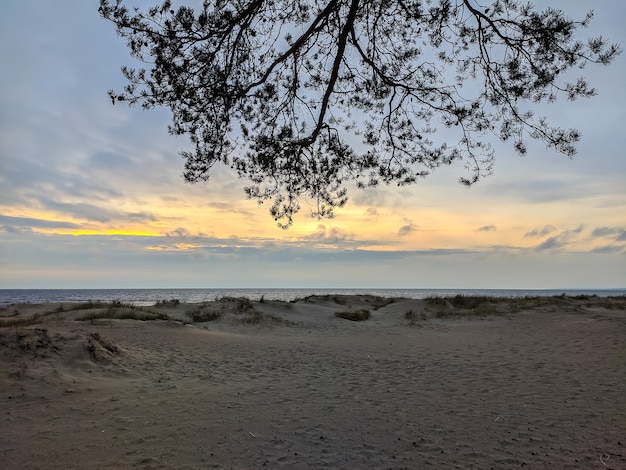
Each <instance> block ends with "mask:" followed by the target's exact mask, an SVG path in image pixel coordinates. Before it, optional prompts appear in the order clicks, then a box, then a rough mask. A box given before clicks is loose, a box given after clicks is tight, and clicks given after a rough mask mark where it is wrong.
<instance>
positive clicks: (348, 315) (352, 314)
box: [335, 309, 370, 321]
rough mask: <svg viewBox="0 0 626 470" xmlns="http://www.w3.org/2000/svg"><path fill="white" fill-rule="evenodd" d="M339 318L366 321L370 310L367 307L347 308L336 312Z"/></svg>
mask: <svg viewBox="0 0 626 470" xmlns="http://www.w3.org/2000/svg"><path fill="white" fill-rule="evenodd" d="M335 316H336V317H337V318H343V319H344V320H350V321H364V320H367V319H369V317H370V311H369V310H366V309H361V310H346V311H341V312H335Z"/></svg>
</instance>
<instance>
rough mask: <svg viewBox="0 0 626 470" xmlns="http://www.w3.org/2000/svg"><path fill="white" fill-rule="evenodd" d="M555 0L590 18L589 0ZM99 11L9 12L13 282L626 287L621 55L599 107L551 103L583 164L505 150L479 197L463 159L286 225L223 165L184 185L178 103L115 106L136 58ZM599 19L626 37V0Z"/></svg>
mask: <svg viewBox="0 0 626 470" xmlns="http://www.w3.org/2000/svg"><path fill="white" fill-rule="evenodd" d="M127 3H129V4H142V3H143V4H145V1H143V2H141V1H139V0H137V1H133V0H128V2H127ZM155 3H156V1H155ZM542 3H544V2H542ZM545 3H550V4H551V5H553V6H557V7H559V6H562V7H563V8H564V9H565V10H566V11H567V12H568V13H570V14H571V15H572V16H574V17H582V15H583V13H584V11H585V8H586V6H587V5H590V3H591V2H582V1H580V2H572V1H568V0H558V1H553V2H545ZM97 8H98V2H97V0H89V1H88V0H58V1H55V2H50V1H44V0H4V1H2V2H1V3H0V57H1V59H2V66H1V67H0V288H63V287H68V288H80V287H96V288H97V287H102V288H105V287H110V288H116V287H389V288H396V287H397V288H400V287H404V288H611V287H619V288H623V287H626V157H625V155H626V150H625V149H626V91H625V90H626V87H624V85H623V84H624V77H625V76H626V55H624V54H623V55H621V56H620V57H618V59H617V60H616V61H615V63H614V64H612V65H611V66H609V67H600V66H597V67H588V68H587V69H586V70H585V71H584V74H585V76H586V77H588V78H589V79H590V81H591V83H592V85H593V86H595V87H596V88H597V89H598V91H599V95H598V96H596V97H595V98H593V99H591V100H583V101H579V102H574V103H571V102H567V101H565V100H561V101H559V102H557V103H556V104H555V105H553V106H551V107H548V108H545V113H544V114H545V115H547V116H548V117H549V118H550V119H551V121H552V122H553V123H554V124H558V125H561V126H562V127H566V128H567V127H575V128H578V129H580V130H581V131H582V134H583V140H582V142H581V143H580V145H579V147H578V149H579V151H578V154H577V155H576V157H575V158H574V159H573V160H569V159H568V158H567V157H564V156H562V155H560V154H556V153H554V152H553V151H551V150H548V149H545V148H544V146H543V145H541V144H538V143H532V144H531V145H530V146H529V154H528V156H526V157H524V158H519V157H516V156H515V155H514V154H513V151H512V149H511V148H510V147H509V146H507V145H496V149H497V159H496V165H495V173H494V175H493V176H491V177H489V178H487V179H485V180H483V181H482V182H480V183H479V184H477V185H475V186H474V187H472V188H470V189H467V188H464V187H462V186H461V185H459V184H458V183H457V179H458V177H459V176H463V175H464V174H465V173H464V169H463V166H462V164H461V165H458V166H452V167H450V168H445V169H442V170H440V171H438V172H436V173H434V174H433V175H431V176H430V177H429V178H427V179H425V180H424V181H421V182H419V183H418V184H417V185H415V186H413V187H411V188H400V189H399V188H396V187H382V188H378V189H376V190H366V191H356V190H355V191H351V192H350V202H349V204H348V205H347V206H346V207H345V208H344V209H341V210H338V211H337V214H336V218H335V219H333V220H322V221H318V220H315V219H312V218H310V216H309V215H308V214H307V213H308V212H310V211H309V209H308V207H307V206H306V204H304V207H303V210H302V211H301V214H300V215H299V216H298V217H297V218H296V220H295V224H294V226H293V227H292V228H291V229H289V230H287V231H285V230H281V229H280V228H278V227H277V226H276V225H275V223H274V221H273V220H272V219H271V217H270V216H269V214H268V207H267V206H259V205H257V203H256V202H255V201H248V200H246V199H245V198H244V195H243V190H242V188H243V186H244V185H245V181H241V180H238V179H237V178H236V177H235V176H234V175H233V174H232V173H230V172H229V171H227V169H217V170H216V171H215V172H214V174H213V179H212V180H211V181H210V182H209V183H208V184H200V185H189V184H185V183H184V182H183V179H182V177H181V174H182V169H183V160H182V159H181V158H180V157H179V156H178V152H179V151H180V150H181V149H184V148H185V147H186V146H187V142H186V140H185V138H173V137H171V136H169V135H168V133H167V124H168V123H169V119H170V115H169V112H168V111H167V110H163V109H161V110H156V111H150V112H145V111H142V110H140V109H131V108H127V107H124V106H119V105H116V106H111V101H110V99H109V98H108V96H107V94H106V92H107V90H108V89H109V88H113V89H116V90H120V89H121V87H122V85H123V84H124V82H123V78H122V76H121V73H120V66H121V65H123V64H132V62H131V59H130V58H129V56H128V53H127V50H126V46H125V44H124V43H123V41H122V40H121V39H119V38H118V37H116V35H115V32H114V29H113V27H112V25H111V24H109V23H107V22H105V21H103V20H101V19H100V18H99V17H98V13H97ZM595 13H596V18H595V20H594V21H593V22H592V25H591V27H590V28H589V29H588V30H586V31H585V32H584V34H585V35H589V36H595V35H598V34H602V35H603V36H605V37H607V38H609V39H610V40H611V41H612V42H617V43H619V44H621V45H622V46H624V45H626V33H625V32H624V29H623V19H624V18H626V2H623V1H622V0H605V1H603V2H597V3H596V10H595ZM543 111H544V110H543V109H542V112H543Z"/></svg>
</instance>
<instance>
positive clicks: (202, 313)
mask: <svg viewBox="0 0 626 470" xmlns="http://www.w3.org/2000/svg"><path fill="white" fill-rule="evenodd" d="M185 313H186V314H187V316H188V317H189V318H190V319H191V321H194V322H198V323H202V322H208V321H215V320H218V319H220V318H221V317H222V312H221V311H219V310H213V309H209V308H208V307H207V305H200V306H198V307H195V308H193V309H190V310H187V311H186V312H185Z"/></svg>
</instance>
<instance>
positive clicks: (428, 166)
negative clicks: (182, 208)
mask: <svg viewBox="0 0 626 470" xmlns="http://www.w3.org/2000/svg"><path fill="white" fill-rule="evenodd" d="M125 3H126V2H125V1H124V0H100V6H99V13H100V15H101V17H102V18H104V19H106V20H108V21H110V22H112V23H113V25H114V26H115V29H116V32H117V34H118V35H119V36H120V37H121V38H123V39H124V40H125V41H126V43H127V45H128V47H129V49H130V54H131V56H132V57H134V58H135V59H137V60H138V61H139V62H141V63H142V64H144V65H143V66H144V67H147V68H140V69H134V68H131V67H123V68H122V73H123V75H124V77H125V79H126V86H125V87H124V88H123V90H122V91H121V92H116V91H113V90H110V91H109V97H110V99H111V101H112V103H113V104H115V103H127V104H129V105H140V106H142V107H143V108H144V109H152V108H155V107H158V106H163V107H166V108H169V109H170V111H171V112H172V123H171V125H170V126H169V132H170V133H171V134H173V135H187V136H188V137H189V140H190V143H191V147H192V148H191V149H190V150H185V151H182V152H181V155H182V156H183V158H184V160H185V169H184V177H185V179H186V180H187V181H189V182H199V181H207V180H208V179H209V177H210V175H211V171H212V169H213V167H214V165H215V164H218V163H219V164H223V165H226V166H228V167H230V168H231V169H232V170H233V171H234V172H235V173H236V174H237V175H238V176H239V177H241V178H246V179H248V182H249V184H248V186H246V187H245V194H246V196H247V197H248V198H251V199H256V200H258V201H259V202H261V203H262V202H265V201H269V200H271V201H272V202H271V207H270V214H271V216H272V217H273V218H274V220H276V221H277V222H278V224H279V225H280V226H281V227H288V226H289V225H290V224H292V222H293V216H294V214H296V213H297V212H298V211H299V210H300V208H301V206H300V201H301V200H309V201H312V202H311V203H310V205H311V214H312V216H313V217H317V218H322V217H333V215H334V211H335V209H336V208H339V207H343V206H344V205H345V204H346V202H347V200H348V196H347V186H348V183H350V184H354V185H355V186H356V187H358V188H367V187H377V186H379V185H381V184H394V185H398V186H404V185H410V184H415V183H417V182H418V181H420V180H421V179H422V178H423V177H425V176H426V175H428V174H429V173H431V172H432V171H434V170H436V169H437V168H439V167H441V166H445V165H450V164H452V163H454V162H463V163H464V164H465V168H466V170H467V171H466V173H464V174H463V175H462V176H461V177H460V178H459V180H460V182H461V183H462V184H465V185H472V184H474V183H476V182H477V181H478V180H479V179H480V178H482V177H484V176H487V175H489V174H490V173H491V172H492V168H493V161H494V149H493V147H492V141H494V140H495V141H497V140H501V141H504V142H508V143H510V144H511V146H512V148H513V149H514V151H515V152H516V153H517V154H519V155H524V154H526V153H527V140H528V139H535V140H537V141H539V142H542V143H543V144H545V145H546V146H548V147H550V148H552V149H554V150H555V151H557V152H560V153H562V154H564V155H567V156H570V157H571V156H572V155H574V154H575V152H576V145H577V142H578V141H579V139H580V137H581V133H580V132H579V131H578V130H576V129H567V128H561V127H559V126H553V125H551V124H550V123H549V122H548V121H547V120H546V118H544V117H542V116H536V115H535V114H534V113H533V111H532V107H533V106H540V105H542V104H546V103H552V102H554V101H555V100H557V99H558V98H565V99H567V100H575V99H577V98H588V97H592V96H593V95H595V94H596V90H595V89H594V88H592V87H591V86H590V84H589V83H588V82H587V81H586V79H585V78H584V77H572V74H571V73H568V72H570V71H576V70H578V69H581V68H583V67H585V66H586V65H588V64H602V65H607V64H610V63H611V62H612V61H613V60H614V59H615V57H616V56H617V55H618V54H619V53H620V52H621V49H620V47H619V46H617V45H614V44H611V43H610V42H608V41H606V40H605V39H604V38H602V37H596V38H584V37H582V30H583V29H584V28H585V27H586V26H587V25H588V24H589V23H590V21H591V20H592V17H593V14H592V12H589V13H588V14H587V15H585V16H584V17H582V18H579V19H572V18H570V17H569V16H568V15H567V14H566V13H565V12H564V11H562V10H560V9H556V8H545V9H543V10H541V9H539V7H535V6H533V5H532V4H530V3H527V2H525V1H522V0H506V1H501V0H498V1H494V2H490V5H489V6H488V7H486V6H483V5H480V4H479V3H476V2H471V1H469V0H453V1H450V0H435V1H425V0H407V1H406V2H400V1H396V0H383V1H379V2H373V1H372V0H346V1H337V0H327V1H325V2H314V1H312V0H289V1H286V0H281V1H277V2H262V1H259V0H243V1H241V2H233V1H230V0H224V1H205V2H194V6H195V5H197V7H196V8H195V9H194V8H192V7H191V6H187V5H180V6H177V7H174V6H173V5H172V1H171V0H162V1H161V3H160V5H156V6H154V7H150V8H147V9H145V10H142V9H140V8H132V7H128V6H126V4H125ZM146 64H148V65H146ZM357 116H358V120H357Z"/></svg>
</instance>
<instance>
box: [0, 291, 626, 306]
mask: <svg viewBox="0 0 626 470" xmlns="http://www.w3.org/2000/svg"><path fill="white" fill-rule="evenodd" d="M329 294H330V295H333V294H343V295H353V294H370V295H377V296H381V297H405V298H411V299H423V298H425V297H430V296H438V297H445V296H453V295H457V294H462V295H489V296H495V297H525V296H552V295H561V294H566V295H597V296H599V297H608V296H613V295H626V289H587V290H584V289H569V290H568V289H554V290H523V289H0V306H3V305H8V304H18V303H45V302H86V301H89V300H93V301H96V300H99V301H103V302H111V301H114V300H119V301H122V302H129V303H133V304H135V305H138V306H142V305H153V304H154V303H155V302H157V301H158V300H171V299H178V300H180V301H181V302H186V303H193V302H204V301H209V300H215V299H218V298H221V297H248V298H249V299H251V300H259V299H260V298H261V297H262V296H263V297H264V298H265V300H283V301H290V300H295V299H298V298H303V297H307V296H309V295H329Z"/></svg>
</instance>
